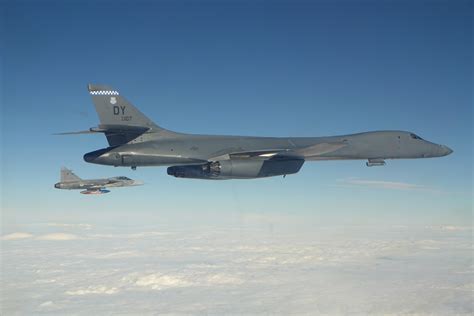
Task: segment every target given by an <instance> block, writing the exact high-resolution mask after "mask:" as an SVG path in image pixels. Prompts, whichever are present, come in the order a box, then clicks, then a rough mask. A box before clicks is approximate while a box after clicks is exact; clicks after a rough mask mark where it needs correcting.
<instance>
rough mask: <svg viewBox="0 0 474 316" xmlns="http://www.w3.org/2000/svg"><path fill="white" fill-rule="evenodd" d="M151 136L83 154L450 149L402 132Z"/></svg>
mask: <svg viewBox="0 0 474 316" xmlns="http://www.w3.org/2000/svg"><path fill="white" fill-rule="evenodd" d="M148 138H149V140H147V141H142V142H137V143H127V144H124V145H120V146H113V147H108V148H104V149H100V150H97V151H93V152H90V153H87V154H86V155H84V160H85V161H87V162H90V163H96V164H102V165H111V166H132V167H136V166H171V165H186V164H199V163H203V162H208V161H210V160H218V157H220V156H222V155H226V154H229V153H233V152H236V153H238V152H252V151H272V150H275V151H285V152H287V153H288V154H290V155H291V154H294V156H295V157H296V158H301V159H304V160H306V161H311V160H344V159H364V160H365V159H405V158H430V157H441V156H445V155H448V154H450V153H451V152H452V150H451V149H450V148H448V147H446V146H443V145H438V144H434V143H431V142H429V141H426V140H424V139H421V138H420V137H418V136H416V135H415V134H413V133H410V132H406V131H375V132H364V133H358V134H351V135H341V136H329V137H285V138H280V137H249V136H215V135H190V134H173V135H172V136H170V137H163V136H162V135H157V138H156V139H154V136H153V134H149V135H148ZM331 143H340V144H343V146H341V147H340V148H338V149H336V150H331V151H329V152H327V153H321V152H319V153H318V154H313V153H311V151H309V152H307V151H306V152H305V151H304V149H305V148H308V147H310V146H315V145H318V144H331Z"/></svg>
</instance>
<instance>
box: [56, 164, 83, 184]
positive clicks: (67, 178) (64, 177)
mask: <svg viewBox="0 0 474 316" xmlns="http://www.w3.org/2000/svg"><path fill="white" fill-rule="evenodd" d="M81 180H82V179H81V178H79V177H78V176H76V174H75V173H74V172H72V170H69V169H68V168H65V167H62V168H61V182H72V181H81Z"/></svg>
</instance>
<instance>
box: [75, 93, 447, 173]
mask: <svg viewBox="0 0 474 316" xmlns="http://www.w3.org/2000/svg"><path fill="white" fill-rule="evenodd" d="M88 90H89V93H90V94H91V96H92V99H93V102H94V105H95V108H96V111H97V113H98V115H99V119H100V124H99V126H98V127H96V128H91V129H90V130H89V131H85V132H79V133H97V132H101V133H104V134H105V136H106V137H107V140H108V142H109V145H110V147H107V148H104V149H100V150H96V151H93V152H90V153H87V154H85V155H84V160H85V161H86V162H90V163H96V164H102V165H110V166H126V167H133V168H136V167H137V166H172V167H171V168H168V173H169V174H170V175H175V176H183V177H188V176H186V170H187V171H189V175H190V176H189V177H197V178H203V179H229V178H258V177H265V176H274V175H286V174H292V173H296V172H298V171H299V169H300V168H301V165H302V164H303V163H304V162H305V161H318V160H348V159H361V160H368V166H374V165H383V164H384V163H385V162H384V160H385V159H409V158H430V157H441V156H446V155H449V154H450V153H452V150H451V149H450V148H448V147H447V146H443V145H438V144H435V143H432V142H429V141H426V140H424V139H422V138H420V137H419V136H417V135H416V134H414V133H411V132H406V131H374V132H364V133H358V134H351V135H341V136H328V137H285V138H277V137H248V136H219V135H191V134H183V133H176V132H172V131H169V130H166V129H164V128H161V127H159V126H158V125H156V124H155V123H154V122H152V121H151V120H150V119H148V118H147V117H146V116H145V115H144V114H143V113H141V112H140V111H139V110H138V109H136V108H135V107H134V106H133V105H132V104H131V103H130V102H128V101H127V100H126V99H125V98H123V97H122V96H120V95H119V93H118V92H117V91H116V90H114V89H113V88H111V87H108V86H102V85H91V84H90V85H89V86H88ZM215 163H218V164H217V165H216V164H215ZM196 165H198V166H200V167H196ZM186 168H187V169H186ZM196 168H201V169H202V171H203V172H204V173H203V174H199V172H198V169H196ZM212 168H214V169H216V168H217V169H219V170H220V173H218V174H217V176H216V173H215V172H214V171H215V170H214V171H213V170H211V171H209V170H210V169H212ZM226 168H227V169H229V168H230V169H229V170H228V171H226V172H224V173H222V170H227V169H226ZM264 170H267V171H264ZM208 171H209V172H210V173H206V172H208ZM196 172H198V173H196ZM212 172H214V173H212ZM212 174H213V175H212Z"/></svg>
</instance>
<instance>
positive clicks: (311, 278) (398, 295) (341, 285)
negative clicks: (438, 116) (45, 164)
mask: <svg viewBox="0 0 474 316" xmlns="http://www.w3.org/2000/svg"><path fill="white" fill-rule="evenodd" d="M48 227H49V229H50V230H51V231H49V232H42V233H41V234H33V233H12V234H8V235H5V236H3V237H2V258H3V271H2V280H1V284H2V287H1V290H2V293H1V306H2V309H3V310H2V314H6V315H16V314H17V315H21V314H43V313H45V314H61V315H62V314H79V315H85V314H117V313H119V314H125V315H136V314H140V315H154V314H156V313H160V314H166V313H170V314H189V313H191V314H252V315H254V314H285V315H287V314H331V315H333V314H373V315H380V314H421V315H451V314H458V315H463V314H465V315H469V314H471V313H472V312H473V310H472V291H473V289H474V283H473V269H474V264H473V261H472V256H471V252H472V241H471V238H470V236H471V233H472V230H471V228H470V227H457V226H440V227H423V228H417V229H412V228H407V227H392V228H372V229H367V228H361V227H352V228H351V227H342V228H341V227H326V228H317V227H314V229H313V230H312V231H310V232H299V233H297V234H280V233H278V232H275V231H271V232H269V231H266V232H265V231H259V230H241V229H235V230H219V229H214V230H212V229H203V230H199V229H196V230H194V231H153V230H147V231H139V230H133V231H126V232H124V231H120V230H112V231H111V230H110V229H102V230H101V229H99V228H97V227H94V228H91V229H87V228H84V227H83V228H82V233H79V232H77V231H76V230H75V231H74V234H73V233H69V232H57V231H56V232H55V231H54V229H68V228H69V229H71V230H74V229H77V227H74V226H64V225H54V226H48Z"/></svg>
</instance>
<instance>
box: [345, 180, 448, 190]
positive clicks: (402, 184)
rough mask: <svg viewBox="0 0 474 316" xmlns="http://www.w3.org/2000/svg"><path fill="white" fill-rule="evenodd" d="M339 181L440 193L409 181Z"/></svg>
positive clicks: (349, 184)
mask: <svg viewBox="0 0 474 316" xmlns="http://www.w3.org/2000/svg"><path fill="white" fill-rule="evenodd" d="M338 183H339V185H347V186H355V187H366V188H374V189H387V190H404V191H429V192H438V193H439V192H440V191H437V190H435V189H433V188H430V187H428V186H425V185H420V184H414V183H407V182H396V181H381V180H363V179H356V178H349V179H343V180H338Z"/></svg>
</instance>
